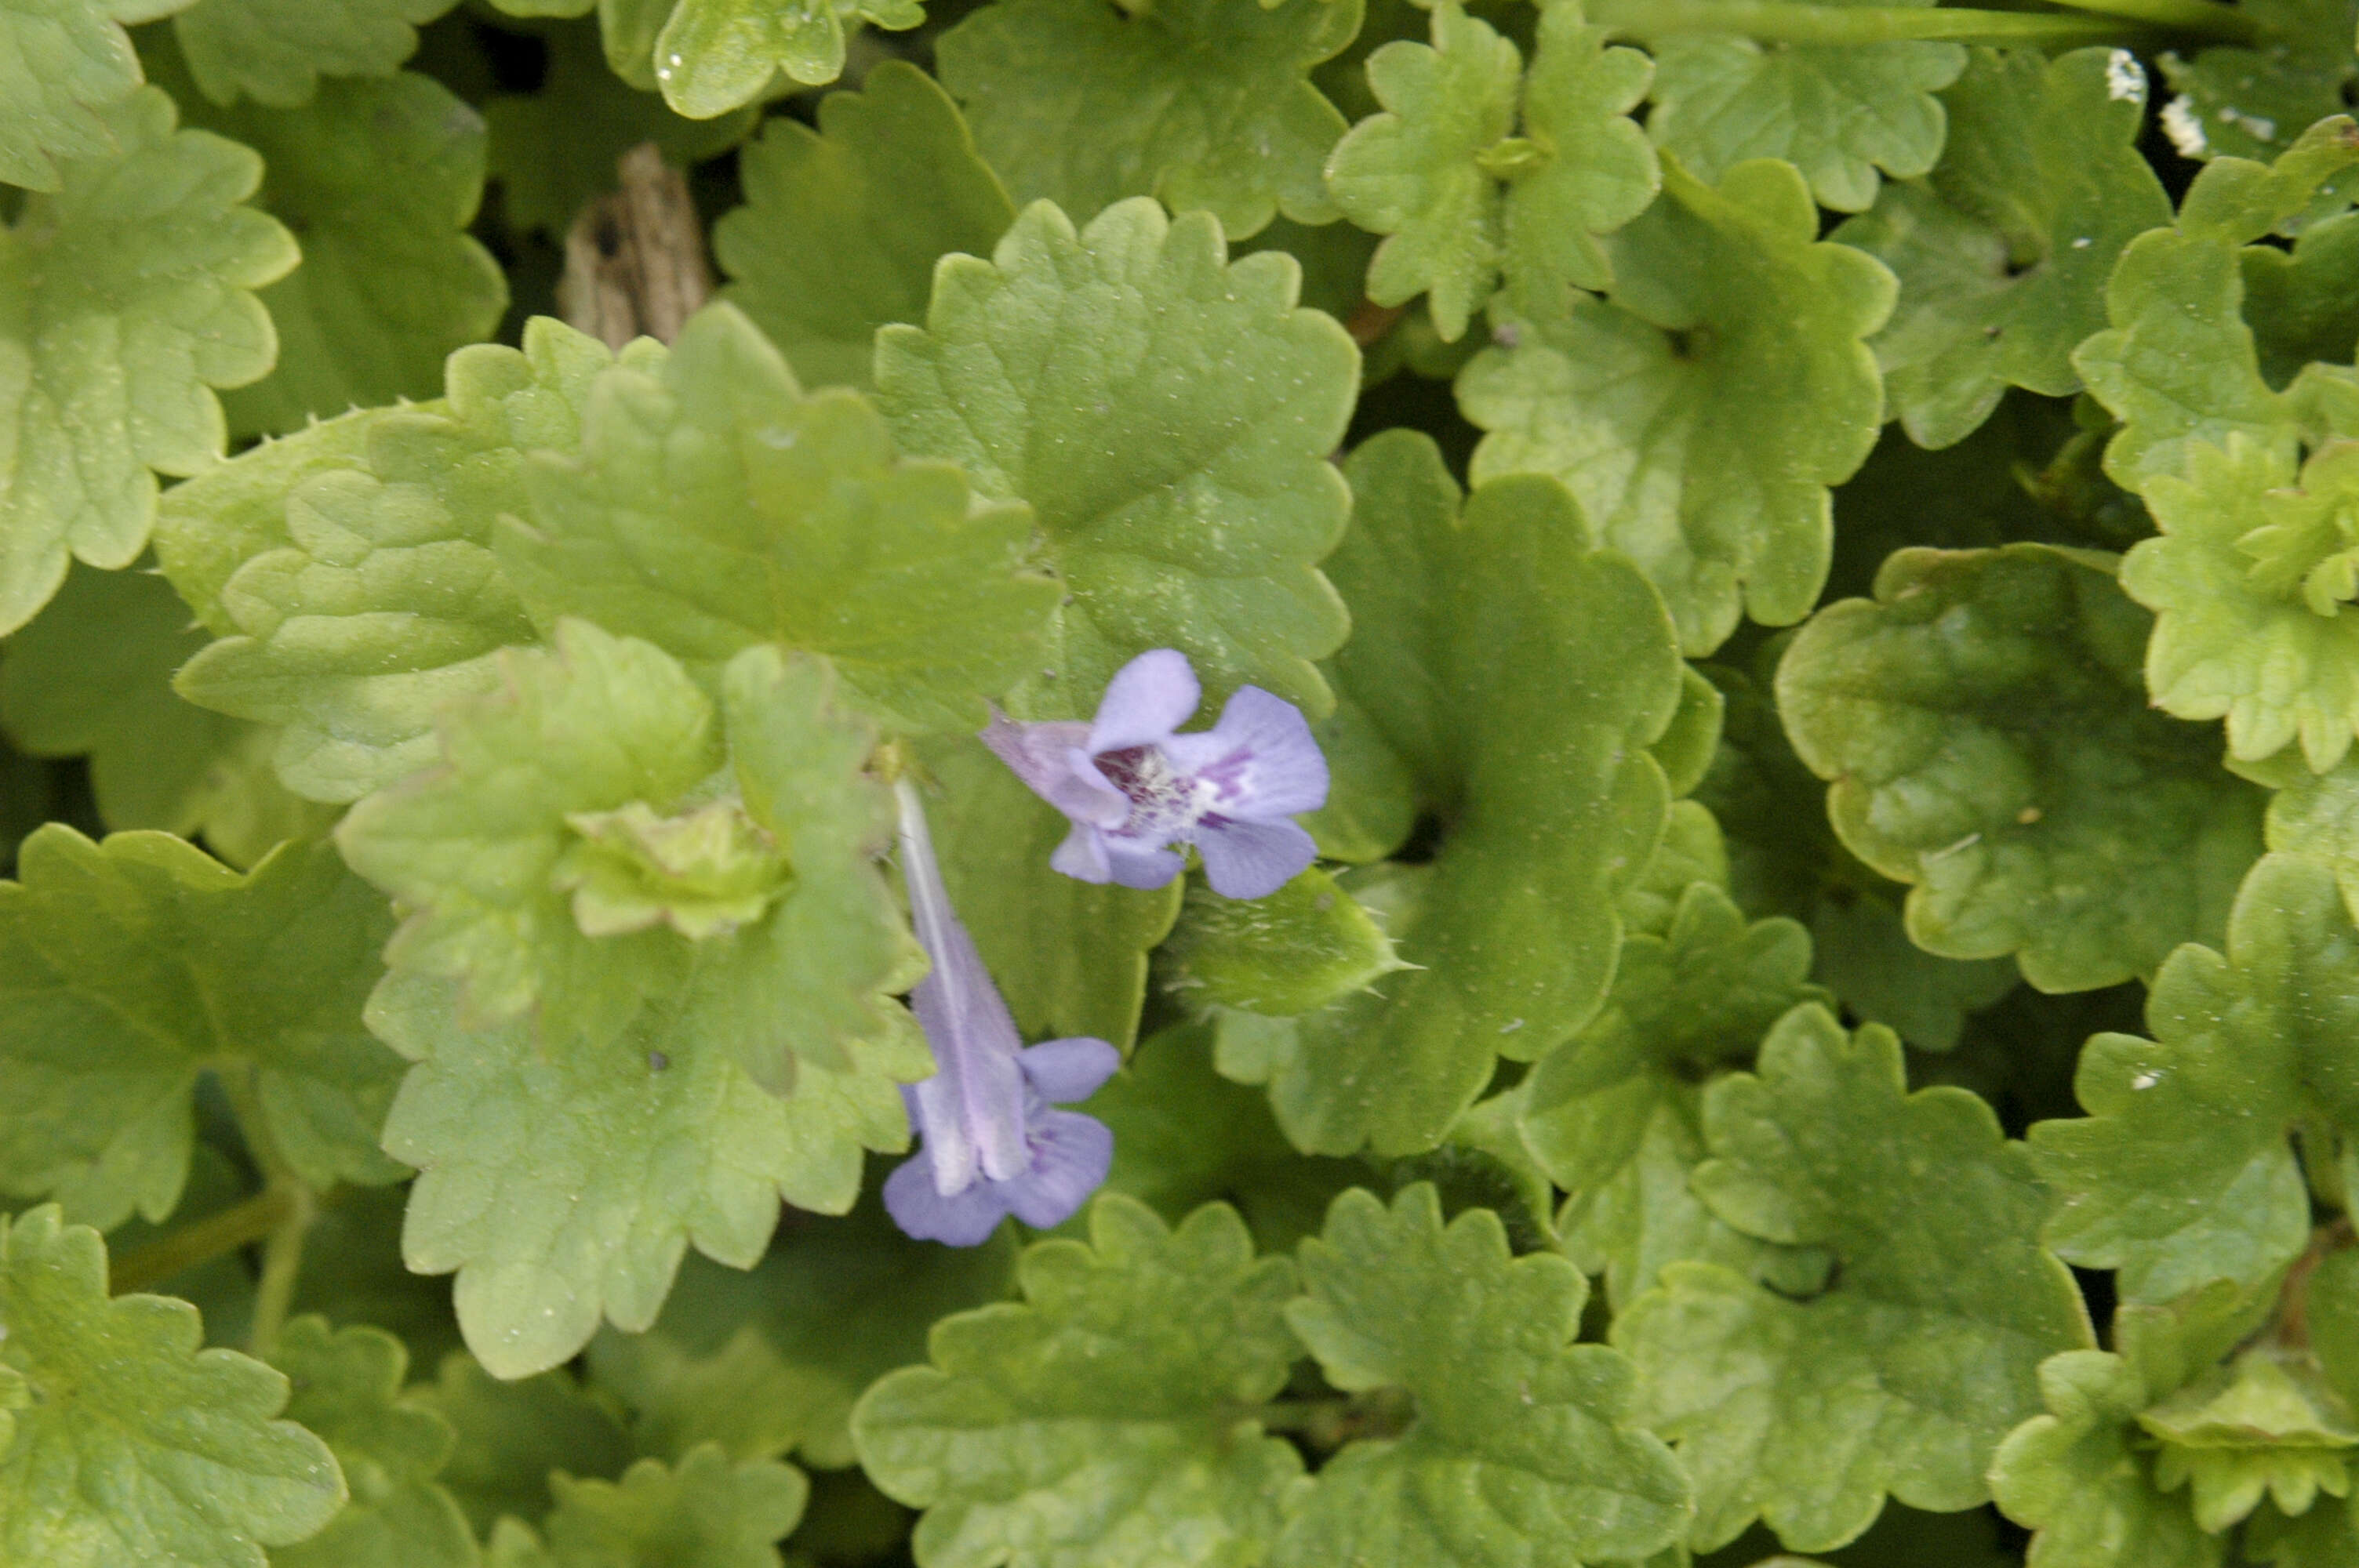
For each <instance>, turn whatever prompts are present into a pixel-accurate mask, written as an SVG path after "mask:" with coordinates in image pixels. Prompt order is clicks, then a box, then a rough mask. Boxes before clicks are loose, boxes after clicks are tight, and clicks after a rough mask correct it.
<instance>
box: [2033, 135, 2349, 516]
mask: <svg viewBox="0 0 2359 1568" xmlns="http://www.w3.org/2000/svg"><path fill="white" fill-rule="evenodd" d="M2354 162H2359V130H2354V127H2353V125H2352V123H2351V121H2350V120H2349V119H2347V118H2342V117H2338V118H2336V119H2333V120H2328V121H2323V122H2321V123H2320V124H2317V125H2314V126H2312V127H2311V128H2310V130H2309V131H2308V132H2306V133H2305V134H2304V135H2303V136H2302V138H2301V140H2300V142H2299V144H2297V145H2296V146H2294V147H2293V149H2292V150H2290V151H2288V153H2286V154H2285V156H2284V157H2280V158H2279V159H2278V160H2277V163H2276V164H2274V165H2272V166H2268V167H2266V168H2265V167H2263V166H2262V165H2259V164H2256V163H2252V162H2248V161H2247V160H2245V159H2244V158H2235V157H2223V158H2215V159H2213V160H2212V162H2211V163H2209V164H2206V165H2205V166H2204V168H2203V171H2202V173H2201V174H2199V175H2197V176H2196V177H2195V182H2194V184H2192V185H2191V186H2190V187H2189V188H2188V191H2187V196H2186V200H2184V201H2183V202H2182V203H2181V204H2180V213H2179V222H2178V223H2177V224H2176V225H2175V226H2173V227H2171V228H2168V229H2157V230H2152V231H2150V232H2147V233H2145V234H2142V235H2140V236H2139V237H2138V238H2137V239H2136V240H2133V241H2131V242H2130V243H2129V246H2128V247H2127V248H2126V249H2125V250H2124V251H2123V252H2122V256H2121V260H2120V261H2119V262H2117V263H2116V264H2114V276H2113V277H2112V279H2111V280H2110V281H2109V282H2108V283H2107V284H2106V286H2105V314H2106V319H2108V320H2109V321H2110V322H2111V323H2112V326H2111V327H2110V328H2108V329H2107V330H2105V331H2103V332H2099V333H2097V334H2096V335H2095V336H2093V337H2092V338H2090V339H2088V340H2087V341H2085V342H2083V343H2082V345H2081V346H2080V347H2079V348H2078V349H2076V350H2074V351H2073V353H2072V365H2073V368H2074V369H2076V370H2078V371H2079V372H2080V373H2081V378H2082V381H2084V382H2086V383H2087V384H2088V387H2089V390H2090V391H2091V392H2092V393H2094V394H2095V395H2096V396H2097V397H2098V399H2099V400H2100V401H2101V402H2103V403H2104V406H2106V407H2107V408H2108V409H2110V410H2112V411H2113V413H2114V416H2115V417H2117V418H2119V419H2120V420H2121V421H2122V427H2121V429H2120V431H2119V432H2118V433H2117V434H2116V435H2115V436H2114V438H2113V441H2112V443H2111V444H2110V445H2109V446H2107V448H2106V449H2105V472H2106V473H2108V474H2110V475H2111V476H2112V477H2113V479H2114V481H2115V482H2116V483H2118V484H2120V485H2122V486H2123V487H2125V489H2133V490H2136V489H2142V488H2143V484H2144V481H2145V480H2146V479H2147V476H2149V475H2152V474H2158V473H2179V472H2183V471H2184V469H2185V466H2186V464H2187V461H2188V453H2189V449H2190V447H2192V446H2193V445H2195V444H2197V443H2202V444H2208V445H2211V446H2214V447H2224V446H2226V445H2227V444H2228V438H2229V437H2230V436H2231V435H2232V434H2234V433H2239V432H2241V433H2242V434H2244V435H2245V437H2247V438H2250V439H2251V440H2253V441H2254V442H2256V443H2257V444H2259V445H2263V446H2266V447H2267V448H2268V449H2271V450H2272V451H2277V452H2281V453H2283V454H2284V455H2286V456H2288V457H2291V456H2293V455H2294V446H2295V443H2296V442H2297V441H2298V440H2299V439H2300V438H2302V437H2303V436H2304V435H2305V434H2306V433H2311V432H2314V428H2315V427H2316V426H2317V425H2318V423H2319V421H2320V417H2321V416H2320V414H2319V411H2318V404H2319V403H2320V401H2321V399H2323V398H2326V397H2327V396H2328V394H2329V389H2330V387H2331V386H2332V384H2333V383H2334V382H2335V381H2336V380H2337V379H2338V376H2337V372H2336V371H2335V369H2333V368H2332V367H2321V369H2319V370H2313V371H2310V372H2309V373H2306V374H2304V375H2302V376H2300V377H2299V378H2297V379H2296V381H2295V382H2294V384H2293V385H2292V386H2290V387H2288V389H2287V390H2286V391H2284V392H2277V391H2276V390H2274V389H2272V388H2271V387H2270V386H2269V384H2267V382H2265V381H2263V380H2262V379H2261V373H2260V365H2259V361H2258V359H2257V357H2256V353H2255V351H2254V346H2253V336H2252V330H2251V329H2250V328H2249V327H2247V326H2246V325H2245V320H2244V315H2243V308H2244V300H2245V282H2244V271H2243V267H2242V265H2241V261H2240V253H2241V251H2242V249H2243V247H2244V246H2245V245H2247V244H2249V243H2251V242H2253V241H2255V240H2257V239H2260V238H2261V237H2262V236H2263V235H2265V234H2267V233H2268V232H2270V231H2271V230H2273V229H2275V228H2276V227H2277V225H2278V224H2280V223H2282V222H2286V221H2288V219H2291V218H2293V217H2296V216H2297V215H2299V213H2300V212H2301V211H2302V210H2303V209H2304V208H2305V207H2306V206H2308V205H2309V203H2310V200H2311V199H2312V197H2313V196H2315V195H2316V193H2317V191H2318V189H2319V187H2320V186H2321V183H2322V182H2323V181H2325V180H2326V179H2327V178H2330V177H2332V176H2333V175H2335V174H2336V173H2338V172H2340V171H2341V170H2343V169H2344V168H2348V167H2349V166H2350V165H2352V164H2353V163H2354ZM2347 378H2348V373H2347V372H2343V373H2341V379H2343V380H2347ZM2341 395H2342V397H2343V400H2346V401H2347V399H2348V397H2349V393H2348V391H2347V390H2344V391H2343V392H2342V394H2341Z"/></svg>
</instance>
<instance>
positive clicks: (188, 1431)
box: [0, 1207, 345, 1568]
mask: <svg viewBox="0 0 2359 1568" xmlns="http://www.w3.org/2000/svg"><path fill="white" fill-rule="evenodd" d="M0 1326H5V1329H6V1331H7V1336H6V1337H5V1339H0V1405H5V1406H6V1407H9V1408H6V1409H0V1441H5V1440H7V1439H9V1438H12V1437H13V1439H14V1441H13V1442H7V1443H6V1446H5V1448H0V1555H5V1557H6V1558H7V1559H8V1560H9V1561H12V1562H16V1563H40V1564H42V1565H43V1568H112V1565H113V1564H115V1563H141V1564H152V1565H153V1568H263V1563H264V1557H263V1550H262V1549H263V1548H264V1547H265V1546H285V1545H288V1544H289V1543H291V1542H294V1541H300V1540H302V1539H303V1538H304V1537H306V1536H308V1535H310V1534H311V1533H312V1532H313V1531H315V1530H319V1529H320V1527H321V1526H322V1525H324V1524H326V1523H327V1522H328V1519H329V1518H330V1516H332V1514H334V1513H335V1511H336V1510H337V1509H338V1507H339V1506H341V1505H342V1503H343V1501H344V1496H345V1493H344V1479H343V1477H342V1475H340V1474H339V1473H338V1471H337V1468H336V1461H335V1459H334V1458H333V1457H332V1455H331V1454H330V1453H329V1451H328V1446H327V1444H323V1443H321V1441H320V1440H319V1439H318V1438H317V1437H314V1436H313V1435H311V1433H308V1432H306V1431H304V1430H303V1429H302V1428H301V1427H299V1426H298V1425H296V1424H295V1423H294V1422H291V1421H284V1420H279V1419H277V1417H278V1414H279V1412H280V1411H282V1410H283V1409H285V1407H286V1404H287V1392H288V1389H287V1379H286V1378H285V1377H284V1376H282V1375H281V1374H279V1373H278V1372H277V1371H275V1370H273V1369H272V1368H268V1367H266V1366H264V1365H263V1364H262V1363H261V1362H259V1361H255V1360H253V1359H251V1358H249V1357H245V1356H241V1355H238V1354H237V1353H236V1352H235V1351H232V1350H200V1349H198V1348H197V1346H198V1344H199V1342H200V1340H201V1336H202V1329H201V1325H200V1324H199V1323H198V1320H197V1310H196V1308H194V1307H192V1306H190V1305H189V1303H186V1302H177V1301H170V1300H168V1299H166V1298H165V1297H162V1296H147V1295H126V1296H121V1297H117V1298H115V1299H114V1300H112V1301H110V1300H108V1299H107V1293H106V1248H105V1244H104V1243H103V1242H102V1241H101V1240H100V1239H99V1238H98V1233H97V1232H96V1231H94V1230H90V1229H86V1228H84V1227H82V1226H78V1225H66V1224H63V1223H62V1222H61V1221H60V1217H59V1214H58V1211H57V1209H55V1208H54V1207H42V1208H37V1209H34V1210H33V1211H31V1212H30V1213H28V1214H23V1215H19V1216H17V1217H16V1218H15V1219H14V1220H10V1219H6V1218H0Z"/></svg>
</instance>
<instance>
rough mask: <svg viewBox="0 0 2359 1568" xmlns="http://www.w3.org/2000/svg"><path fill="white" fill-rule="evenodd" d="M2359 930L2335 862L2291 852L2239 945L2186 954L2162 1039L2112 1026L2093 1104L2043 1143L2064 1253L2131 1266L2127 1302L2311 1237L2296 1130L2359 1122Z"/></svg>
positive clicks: (2161, 1005)
mask: <svg viewBox="0 0 2359 1568" xmlns="http://www.w3.org/2000/svg"><path fill="white" fill-rule="evenodd" d="M2354 1009H2359V930H2354V928H2353V926H2352V924H2351V916H2350V914H2349V913H2348V912H2347V911H2346V910H2345V909H2344V908H2343V902H2342V899H2341V898H2340V897H2339V896H2338V894H2337V891H2336V888H2335V885H2334V878H2333V874H2332V872H2331V871H2328V870H2327V869H2326V868H2324V867H2322V866H2319V865H2317V864H2315V863H2313V862H2311V861H2309V860H2303V859H2300V858H2299V857H2296V856H2292V855H2284V854H2277V855H2271V856H2269V857H2268V858H2267V859H2266V860H2262V861H2261V862H2260V864H2258V865H2257V866H2256V867H2254V868H2253V871H2252V874H2251V875H2250V876H2248V877H2247V878H2246V879H2245V885H2244V888H2243V889H2242V891H2241V892H2239V893H2238V895H2237V899H2236V907H2235V910H2234V914H2232V915H2231V916H2230V919H2229V923H2228V933H2227V941H2226V944H2225V948H2224V952H2214V951H2213V950H2212V949H2211V948H2209V947H2203V946H2192V945H2190V946H2185V947H2181V948H2180V950H2179V951H2178V952H2176V953H2174V954H2172V955H2171V957H2170V961H2169V963H2167V964H2165V965H2164V966H2163V968H2162V972H2161V974H2160V975H2158V976H2157V977H2156V979H2155V982H2154V989H2153V991H2152V994H2151V995H2150V997H2149V998H2148V1000H2147V1028H2148V1029H2149V1030H2150V1031H2152V1033H2154V1036H2155V1038H2154V1039H2152V1040H2142V1039H2139V1038H2138V1037H2136V1035H2130V1034H2100V1035H2098V1036H2096V1037H2095V1038H2094V1039H2093V1040H2091V1041H2090V1042H2089V1044H2088V1046H2087V1048H2086V1049H2085V1050H2084V1051H2083V1052H2082V1056H2081V1068H2080V1073H2079V1075H2078V1076H2077V1077H2076V1079H2075V1081H2074V1084H2073V1092H2074V1093H2075V1095H2076V1096H2077V1097H2078V1098H2079V1099H2080V1101H2081V1104H2082V1106H2083V1107H2084V1108H2086V1109H2087V1110H2088V1112H2089V1115H2088V1116H2087V1117H2085V1118H2083V1119H2077V1120H2069V1121H2048V1122H2042V1123H2040V1124H2039V1126H2038V1127H2037V1128H2035V1129H2034V1130H2033V1133H2032V1140H2031V1144H2032V1148H2033V1150H2034V1152H2036V1153H2037V1155H2038V1160H2039V1165H2040V1171H2041V1173H2042V1174H2043V1175H2044V1176H2045V1177H2046V1178H2047V1180H2048V1182H2049V1184H2050V1185H2052V1186H2053V1187H2055V1188H2056V1190H2057V1192H2058V1194H2059V1195H2060V1199H2061V1202H2060V1206H2059V1207H2058V1209H2057V1212H2056V1217H2055V1218H2054V1219H2053V1220H2052V1221H2051V1222H2050V1224H2049V1232H2048V1234H2049V1240H2050V1242H2051V1243H2052V1244H2053V1245H2054V1246H2055V1248H2056V1249H2057V1251H2059V1252H2060V1253H2061V1254H2062V1255H2063V1256H2064V1257H2066V1258H2068V1259H2070V1260H2072V1261H2073V1262H2076V1263H2080V1264H2083V1265H2085V1266H2087V1267H2091V1268H2104V1269H2116V1270H2119V1271H2120V1277H2119V1280H2118V1281H2117V1282H2118V1286H2119V1289H2120V1291H2121V1293H2122V1296H2123V1299H2125V1300H2127V1301H2142V1302H2158V1301H2167V1300H2169V1298H2171V1297H2173V1296H2176V1295H2178V1294H2180V1293H2181V1292H2184V1291H2187V1290H2190V1289H2192V1288H2194V1287H2195V1286H2198V1285H2201V1284H2202V1283H2204V1282H2205V1281H2210V1280H2213V1279H2230V1280H2238V1281H2256V1280H2259V1279H2262V1278H2264V1277H2266V1276H2267V1275H2268V1274H2269V1273H2270V1272H2271V1271H2273V1270H2276V1269H2277V1268H2279V1267H2280V1266H2282V1265H2283V1264H2285V1263H2287V1262H2288V1261H2289V1260H2292V1259H2293V1258H2294V1257H2295V1256H2296V1255H2297V1254H2299V1252H2300V1251H2301V1249H2302V1248H2303V1247H2304V1246H2306V1245H2307V1244H2308V1242H2309V1239H2310V1194H2309V1188H2308V1186H2307V1184H2306V1183H2305V1182H2304V1180H2303V1177H2302V1173H2301V1167H2300V1165H2299V1162H2297V1160H2296V1158H2295V1154H2294V1149H2293V1145H2292V1140H2293V1138H2294V1137H2295V1136H2296V1135H2297V1130H2298V1128H2299V1126H2301V1125H2305V1124H2313V1123H2314V1124H2315V1125H2316V1127H2317V1128H2318V1130H2319V1135H2323V1134H2325V1133H2326V1132H2328V1131H2330V1130H2340V1129H2346V1128H2348V1129H2354V1130H2359V1095H2354V1091H2353V1089H2352V1088H2351V1087H2349V1084H2350V1081H2351V1079H2352V1064H2351V1060H2350V1045H2349V1042H2350V1041H2351V1039H2352V1038H2353V1028H2354V1023H2353V1022H2352V1019H2353V1017H2354Z"/></svg>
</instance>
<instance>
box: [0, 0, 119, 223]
mask: <svg viewBox="0 0 2359 1568" xmlns="http://www.w3.org/2000/svg"><path fill="white" fill-rule="evenodd" d="M147 14H148V6H147V5H146V4H145V3H144V0H5V4H0V183H5V184H8V185H20V186H25V187H27V188H28V189H34V190H55V189H57V188H58V181H59V169H58V166H57V163H56V161H55V160H56V159H57V158H59V157H68V158H92V157H104V156H105V155H106V154H108V153H110V152H112V151H113V150H114V133H113V132H112V131H110V130H109V129H108V128H107V124H106V121H105V119H104V118H103V116H101V115H100V114H97V113H96V112H95V111H97V110H100V109H103V108H104V107H105V106H106V105H108V104H110V103H115V102H117V101H119V100H121V99H123V98H124V97H125V96H127V95H128V94H129V93H130V92H131V91H132V90H133V89H134V88H136V87H137V86H138V85H139V57H138V56H137V55H136V53H134V52H133V50H132V48H131V39H130V36H129V35H128V34H126V33H125V32H124V30H123V28H122V27H121V26H120V25H119V24H121V23H123V22H128V21H136V20H138V19H140V18H141V17H143V16H146V15H147Z"/></svg>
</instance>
